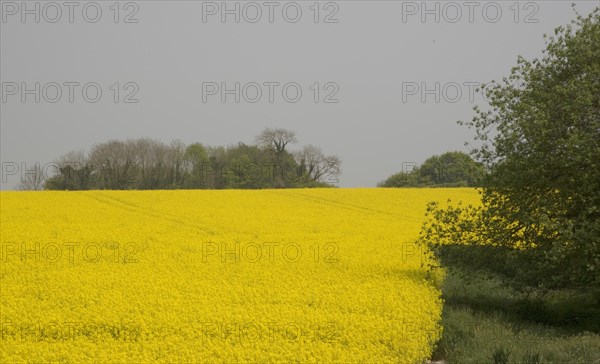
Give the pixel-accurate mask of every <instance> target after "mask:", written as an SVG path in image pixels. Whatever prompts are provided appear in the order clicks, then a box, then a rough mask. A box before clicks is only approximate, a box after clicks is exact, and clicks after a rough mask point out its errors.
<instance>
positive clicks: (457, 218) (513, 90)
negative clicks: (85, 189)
mask: <svg viewBox="0 0 600 364" xmlns="http://www.w3.org/2000/svg"><path fill="white" fill-rule="evenodd" d="M487 93H488V99H489V100H490V101H489V102H490V109H489V110H487V111H482V110H480V109H479V108H477V107H476V108H475V110H476V116H475V117H474V118H473V120H472V121H471V122H468V123H465V124H467V125H468V126H469V127H471V128H474V129H475V130H476V140H478V141H479V142H481V146H480V147H479V148H477V149H475V150H474V155H475V156H476V158H477V159H478V160H479V161H481V162H482V163H484V164H485V165H486V168H488V169H489V170H490V173H489V174H488V175H486V178H485V180H484V188H483V190H482V206H478V207H477V206H465V207H463V206H450V207H448V208H441V207H440V206H436V205H430V207H429V217H430V220H429V221H428V222H427V223H426V225H425V226H424V229H423V233H422V236H421V240H422V241H423V242H425V243H427V244H430V245H431V246H433V247H435V248H436V249H437V251H438V253H440V254H441V255H443V256H444V255H445V256H444V257H443V258H442V259H443V260H444V259H445V261H446V263H447V264H454V263H456V264H458V265H460V266H463V267H464V266H465V265H466V262H470V263H469V264H471V263H472V264H474V265H475V266H474V268H478V269H479V268H480V269H487V270H489V271H493V272H496V273H498V272H499V273H502V274H504V275H505V276H506V278H508V279H507V283H509V284H511V285H514V286H515V287H520V288H522V289H525V288H527V287H528V286H529V287H538V288H543V289H554V288H561V287H571V288H581V289H590V288H592V289H599V288H600V9H596V10H595V11H593V12H592V13H591V14H590V15H589V16H587V17H582V16H578V17H577V19H576V20H575V21H574V22H573V24H571V25H568V26H566V27H559V28H557V29H556V31H555V36H554V37H550V38H549V39H548V41H547V47H546V50H545V52H544V57H543V58H542V59H535V60H533V61H531V62H530V61H526V60H524V59H523V58H519V60H518V64H517V66H516V67H515V68H513V70H512V72H511V75H510V77H508V78H505V79H503V81H502V82H500V83H497V84H494V85H492V86H491V87H489V88H488V92H487ZM446 243H450V244H454V245H451V246H447V247H442V245H443V244H446ZM461 245H462V246H461ZM464 245H466V246H469V247H476V248H474V249H463V246H464ZM481 245H484V246H485V247H482V246H481Z"/></svg>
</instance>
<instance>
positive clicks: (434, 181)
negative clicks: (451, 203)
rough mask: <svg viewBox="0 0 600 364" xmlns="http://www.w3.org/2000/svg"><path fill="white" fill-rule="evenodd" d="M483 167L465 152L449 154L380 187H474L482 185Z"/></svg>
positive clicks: (389, 178) (389, 180)
mask: <svg viewBox="0 0 600 364" xmlns="http://www.w3.org/2000/svg"><path fill="white" fill-rule="evenodd" d="M484 174H485V172H484V169H483V166H482V165H481V164H479V163H477V162H475V161H474V160H473V159H472V158H471V157H470V156H469V155H468V154H466V153H463V152H447V153H444V154H442V155H439V156H437V155H435V156H432V157H430V158H428V159H427V160H426V161H425V162H423V164H422V165H420V166H418V167H416V168H414V169H413V170H412V171H410V172H405V171H402V172H398V173H396V174H393V175H392V176H390V177H388V179H386V180H385V181H383V182H381V183H379V186H380V187H473V186H477V185H479V184H480V182H481V179H482V178H483V176H484Z"/></svg>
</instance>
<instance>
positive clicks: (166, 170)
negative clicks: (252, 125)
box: [45, 128, 341, 190]
mask: <svg viewBox="0 0 600 364" xmlns="http://www.w3.org/2000/svg"><path fill="white" fill-rule="evenodd" d="M257 142H258V144H257V145H249V144H245V143H241V142H240V143H238V144H236V145H230V146H216V147H215V146H206V145H203V144H201V143H192V144H190V145H187V146H186V145H184V144H183V143H182V142H179V141H173V142H171V143H170V144H165V143H163V142H161V141H157V140H152V139H133V140H125V141H123V140H111V141H108V142H105V143H100V144H97V145H95V146H93V147H92V148H91V150H90V151H89V152H88V153H87V154H84V153H83V152H70V153H67V154H66V155H64V156H63V157H61V158H59V159H58V160H57V161H56V162H55V164H54V165H55V166H56V168H55V169H56V171H55V172H56V173H55V174H54V175H53V176H52V177H51V178H49V179H48V180H47V181H46V183H45V188H46V189H51V190H88V189H116V190H123V189H142V190H146V189H184V188H185V189H225V188H237V189H258V188H289V187H328V186H332V184H333V183H335V182H337V178H338V177H339V175H340V173H341V160H340V159H339V158H338V157H336V156H329V155H325V154H324V153H323V151H322V150H321V148H319V147H316V146H312V145H308V146H305V147H304V148H303V149H300V150H298V151H288V150H287V149H286V146H288V145H289V144H291V143H295V142H296V137H295V133H294V132H293V131H289V130H285V129H269V128H267V129H265V130H264V131H263V132H262V133H261V134H260V135H259V136H258V137H257Z"/></svg>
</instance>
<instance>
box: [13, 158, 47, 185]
mask: <svg viewBox="0 0 600 364" xmlns="http://www.w3.org/2000/svg"><path fill="white" fill-rule="evenodd" d="M44 183H45V176H44V171H43V169H42V167H41V166H40V164H39V163H36V164H35V165H34V166H33V168H32V169H30V170H27V171H25V172H24V173H23V175H22V177H21V182H20V184H19V189H20V190H23V191H40V190H43V189H44Z"/></svg>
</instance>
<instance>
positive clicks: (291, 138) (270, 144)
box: [256, 128, 297, 155]
mask: <svg viewBox="0 0 600 364" xmlns="http://www.w3.org/2000/svg"><path fill="white" fill-rule="evenodd" d="M296 142H297V140H296V132H294V131H291V130H286V129H281V128H266V129H265V130H263V131H262V133H260V134H259V135H258V136H257V137H256V143H257V144H258V145H259V146H261V147H264V148H267V149H271V150H273V151H275V154H277V155H280V154H282V153H283V152H284V151H285V147H286V146H287V145H288V144H294V143H296Z"/></svg>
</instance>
